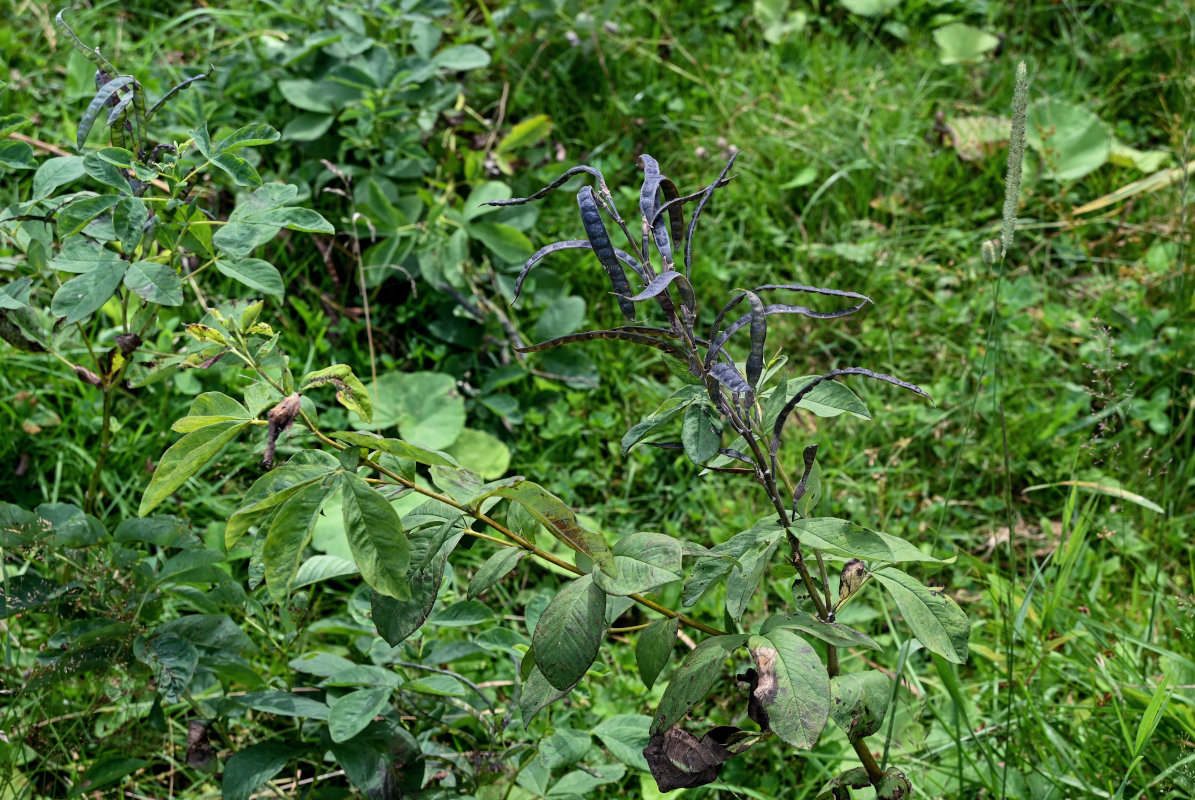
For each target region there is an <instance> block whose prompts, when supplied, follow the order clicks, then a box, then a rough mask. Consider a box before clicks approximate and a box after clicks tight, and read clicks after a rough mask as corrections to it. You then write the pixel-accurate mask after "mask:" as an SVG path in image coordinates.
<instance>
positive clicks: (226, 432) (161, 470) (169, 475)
mask: <svg viewBox="0 0 1195 800" xmlns="http://www.w3.org/2000/svg"><path fill="white" fill-rule="evenodd" d="M248 425H249V423H248V422H233V421H229V422H219V423H216V424H215V425H208V426H206V427H203V428H200V429H199V430H197V431H194V432H193V433H188V434H187V435H186V436H184V437H183V438H181V439H179V440H178V441H177V442H175V443H174V444H172V445H171V446H170V448H169V449H168V450H167V451H166V452H165V453H163V454H162V460H161V461H159V462H158V467H157V469H155V470H154V474H153V477H152V478H150V480H149V486H147V487H145V494H143V495H142V496H141V505H140V507H139V508H138V509H137V516H139V517H144V516H145V515H146V514H148V513H149V512H150V511H153V510H154V509H155V508H157V507H158V505H159V504H160V503H161V502H162V501H163V500H165V499H166V498H167V497H169V496H170V495H172V494H174V492H175V491H177V490H178V489H179V488H180V487H181V486H182V485H183V484H184V483H186V482H187V479H188V478H190V477H191V476H192V475H195V474H196V473H198V472H199V471H200V470H201V469H203V468H204V467H206V466H207V464H208V462H209V461H211V460H212V459H213V458H215V457H216V454H217V453H219V452H220V449H221V448H222V447H224V445H226V444H228V443H229V442H231V441H232V440H233V439H235V438H236V437H237V435H238V434H240V432H241V431H242V430H243V429H244V428H246V427H248Z"/></svg>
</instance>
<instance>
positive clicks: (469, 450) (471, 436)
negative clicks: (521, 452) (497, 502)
mask: <svg viewBox="0 0 1195 800" xmlns="http://www.w3.org/2000/svg"><path fill="white" fill-rule="evenodd" d="M446 452H447V455H450V456H452V458H453V459H454V460H456V462H457V463H459V464H460V465H461V466H462V467H464V468H466V469H468V470H471V471H472V472H476V473H477V474H478V475H480V476H481V477H482V478H483V479H484V480H494V479H495V478H501V477H502V476H503V475H505V474H506V471H507V470H508V469H509V468H510V449H509V448H507V446H506V445H505V444H503V443H502V440H501V439H499V438H498V437H497V436H494V435H493V434H492V433H487V432H486V431H475V430H473V429H472V428H465V429H464V430H463V431H461V433H460V435H459V436H457V437H456V441H455V442H453V443H452V445H451V446H449V448H448V450H447V451H446Z"/></svg>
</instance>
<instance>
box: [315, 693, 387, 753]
mask: <svg viewBox="0 0 1195 800" xmlns="http://www.w3.org/2000/svg"><path fill="white" fill-rule="evenodd" d="M390 692H391V689H390V688H389V687H384V688H380V689H358V690H357V691H355V692H349V693H348V694H346V695H344V696H342V697H339V698H337V699H336V700H335V702H333V703H332V706H331V709H330V710H329V712H328V735H329V736H330V737H331V738H332V741H334V742H347V741H348V740H349V739H352V738H353V737H354V736H356V735H357V734H358V733H360V732H361V731H363V730H365V728H366V727H367V726H368V725H369V723H371V722H373V718H374V717H376V716H377V715H378V714H380V713H382V709H384V708H385V707H386V704H387V703H389V702H390Z"/></svg>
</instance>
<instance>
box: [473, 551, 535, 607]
mask: <svg viewBox="0 0 1195 800" xmlns="http://www.w3.org/2000/svg"><path fill="white" fill-rule="evenodd" d="M525 555H527V551H526V550H520V549H519V548H517V547H503V548H501V549H500V550H498V552H496V553H494V554H493V555H492V556H490V557H489V558H487V559H486V561H485V563H484V564H482V565H481V567H479V568H478V570H477V572H475V573H474V574H473V579H472V580H471V581H469V595H468V596H469V599H470V600H472V599H473V598H475V597H480V596H481V595H483V594H485V592H486V591H487V590H488V589H489V588H490V587H492V586H493V585H494V584H496V583H497V582H498V581H500V580H502V579H503V578H504V577H506V574H507V573H508V572H510V571H511V570H512V569H514V568H515V565H517V564H518V563H519V561H520V560H521V559H522V558H523V556H525Z"/></svg>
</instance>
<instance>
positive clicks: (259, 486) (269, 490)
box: [184, 418, 331, 550]
mask: <svg viewBox="0 0 1195 800" xmlns="http://www.w3.org/2000/svg"><path fill="white" fill-rule="evenodd" d="M184 419H185V418H184ZM330 474H331V469H330V468H329V467H325V466H319V465H316V464H284V465H283V466H281V467H276V468H274V469H272V470H270V471H269V472H267V473H266V474H265V475H262V476H261V477H260V478H258V479H257V480H256V481H255V482H254V483H253V485H252V486H250V487H249V491H248V492H246V493H245V496H244V497H243V498H242V499H241V507H240V508H239V509H237V511H236V513H235V514H233V515H232V517H230V518H229V520H228V524H227V525H226V526H225V528H224V546H225V547H226V548H227V549H229V550H231V549H232V548H233V547H234V546H236V543H237V542H238V541H240V539H241V537H242V536H244V535H245V532H246V531H248V530H249V528H250V527H252V526H253V524H254V523H255V522H257V520H258V518H259V517H261V516H262V515H263V514H265V513H266V512H268V511H271V510H273V509H274V508H277V507H278V506H279V505H281V504H282V503H284V502H285V501H286V500H288V499H289V498H290V497H291V495H293V494H294V493H295V492H297V491H299V490H300V489H302V488H303V487H305V486H310V485H311V484H313V483H315V482H316V481H322V480H324V479H325V478H326V477H328V475H330Z"/></svg>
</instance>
